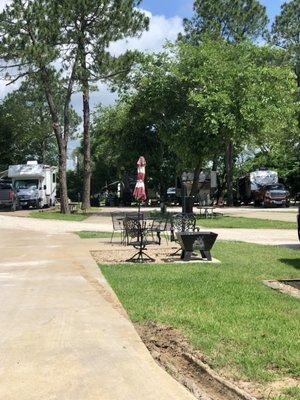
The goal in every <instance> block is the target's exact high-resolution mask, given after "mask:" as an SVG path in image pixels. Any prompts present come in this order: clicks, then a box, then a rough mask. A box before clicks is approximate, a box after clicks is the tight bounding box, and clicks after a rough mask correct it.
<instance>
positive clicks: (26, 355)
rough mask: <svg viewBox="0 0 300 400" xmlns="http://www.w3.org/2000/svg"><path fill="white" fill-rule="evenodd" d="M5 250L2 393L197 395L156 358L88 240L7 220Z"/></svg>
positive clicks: (24, 399)
mask: <svg viewBox="0 0 300 400" xmlns="http://www.w3.org/2000/svg"><path fill="white" fill-rule="evenodd" d="M1 222H2V221H1ZM39 223H40V224H43V223H44V222H43V221H39ZM0 226H1V225H0ZM0 254H1V257H0V333H1V334H0V355H1V356H0V357H1V360H0V399H3V400H129V399H130V400H141V399H143V400H160V399H161V400H170V399H172V400H173V399H174V400H176V399H178V400H192V399H193V397H192V396H191V395H190V394H189V393H188V392H187V391H186V390H185V389H184V388H183V387H182V386H181V385H179V384H178V383H177V382H176V381H175V380H173V379H172V378H171V377H170V376H169V375H168V374H167V373H166V372H164V371H163V370H162V369H161V368H160V367H159V366H158V365H157V364H156V363H155V362H154V361H153V359H152V357H151V356H150V354H149V353H148V351H147V349H146V348H145V346H144V345H143V343H142V342H141V340H140V338H139V336H138V335H137V333H136V331H135V330H134V328H133V325H132V324H131V322H130V321H129V320H128V319H127V317H126V314H125V312H124V310H123V309H122V307H121V306H120V304H119V303H118V301H117V299H116V297H115V295H114V293H113V292H112V290H111V289H110V287H109V286H108V284H107V283H106V281H105V279H104V278H103V276H102V275H101V274H100V271H99V269H98V267H97V265H96V264H95V262H94V261H93V259H92V258H91V256H90V254H89V252H88V247H87V245H86V242H85V241H82V240H80V239H79V238H77V237H76V236H75V235H71V234H64V235H50V234H46V233H44V234H41V232H37V231H25V230H17V229H14V230H11V229H3V226H2V229H0Z"/></svg>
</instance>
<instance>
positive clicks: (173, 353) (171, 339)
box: [136, 322, 299, 400]
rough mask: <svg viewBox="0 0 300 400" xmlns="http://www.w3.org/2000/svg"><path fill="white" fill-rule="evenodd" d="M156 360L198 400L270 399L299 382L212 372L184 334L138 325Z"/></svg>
mask: <svg viewBox="0 0 300 400" xmlns="http://www.w3.org/2000/svg"><path fill="white" fill-rule="evenodd" d="M136 329H137V331H138V332H139V335H140V336H141V338H142V340H143V342H144V343H145V345H146V347H147V348H148V350H149V351H150V353H151V355H152V357H153V358H154V359H155V361H156V362H157V363H158V364H159V365H160V366H162V367H163V368H164V369H165V370H166V371H167V372H168V373H170V374H171V375H172V376H173V377H174V378H175V379H176V380H178V381H179V382H180V383H181V384H183V385H184V386H185V387H187V388H188V389H189V390H190V391H191V393H192V394H193V395H194V396H195V397H196V398H197V399H199V400H255V399H269V398H271V397H273V396H276V395H278V394H280V392H281V390H282V389H283V388H285V387H290V386H297V385H298V384H299V381H298V380H296V379H293V378H286V379H283V380H281V381H276V382H272V383H271V384H266V385H262V384H259V383H254V382H245V381H234V382H233V380H228V379H227V378H224V377H222V376H220V375H219V374H217V373H216V372H215V371H213V370H212V369H211V368H210V367H209V365H208V364H207V363H206V362H205V361H206V360H205V357H204V356H203V354H201V353H200V351H198V350H196V349H194V348H193V347H192V346H191V345H189V344H188V342H187V340H186V338H185V337H184V336H183V335H182V333H181V332H180V331H179V330H177V329H174V328H172V327H169V326H165V325H159V324H156V323H153V322H149V323H147V324H145V325H136Z"/></svg>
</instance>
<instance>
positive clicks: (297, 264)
mask: <svg viewBox="0 0 300 400" xmlns="http://www.w3.org/2000/svg"><path fill="white" fill-rule="evenodd" d="M279 261H281V262H282V263H284V264H286V265H289V266H290V267H294V268H295V269H300V258H280V259H279Z"/></svg>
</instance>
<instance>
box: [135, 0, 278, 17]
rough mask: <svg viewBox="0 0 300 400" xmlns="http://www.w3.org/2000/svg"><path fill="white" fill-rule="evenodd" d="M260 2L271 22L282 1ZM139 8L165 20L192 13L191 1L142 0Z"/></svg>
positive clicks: (262, 0)
mask: <svg viewBox="0 0 300 400" xmlns="http://www.w3.org/2000/svg"><path fill="white" fill-rule="evenodd" d="M260 2H261V3H262V4H264V5H265V6H266V7H267V12H268V15H269V18H270V20H273V19H274V17H275V15H277V14H279V11H280V6H281V4H283V3H284V0H261V1H260ZM141 7H142V8H144V9H146V10H149V11H151V12H152V13H153V14H156V15H157V14H161V15H164V16H166V17H167V18H170V17H174V16H179V17H186V16H189V15H191V13H192V8H193V0H143V2H142V4H141Z"/></svg>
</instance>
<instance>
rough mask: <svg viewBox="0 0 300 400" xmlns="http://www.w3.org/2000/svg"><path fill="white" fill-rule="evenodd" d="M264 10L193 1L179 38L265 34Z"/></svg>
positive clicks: (248, 0) (229, 166) (217, 0)
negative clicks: (182, 33)
mask: <svg viewBox="0 0 300 400" xmlns="http://www.w3.org/2000/svg"><path fill="white" fill-rule="evenodd" d="M267 23H268V17H267V15H266V8H265V7H264V6H263V5H261V4H260V2H259V1H257V0H195V2H194V16H193V17H192V19H185V20H184V30H185V33H184V35H180V36H179V39H180V40H183V41H187V42H189V43H192V44H194V45H199V44H201V42H202V41H203V38H204V37H205V36H209V37H212V38H213V39H219V38H223V39H224V40H226V41H228V42H232V43H238V42H240V41H243V40H245V39H251V40H254V39H256V38H258V37H259V36H262V35H264V34H265V33H266V26H267ZM233 147H234V146H233V141H232V139H231V138H228V143H227V144H226V170H227V202H228V204H229V205H232V203H233V152H234V148H233Z"/></svg>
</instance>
